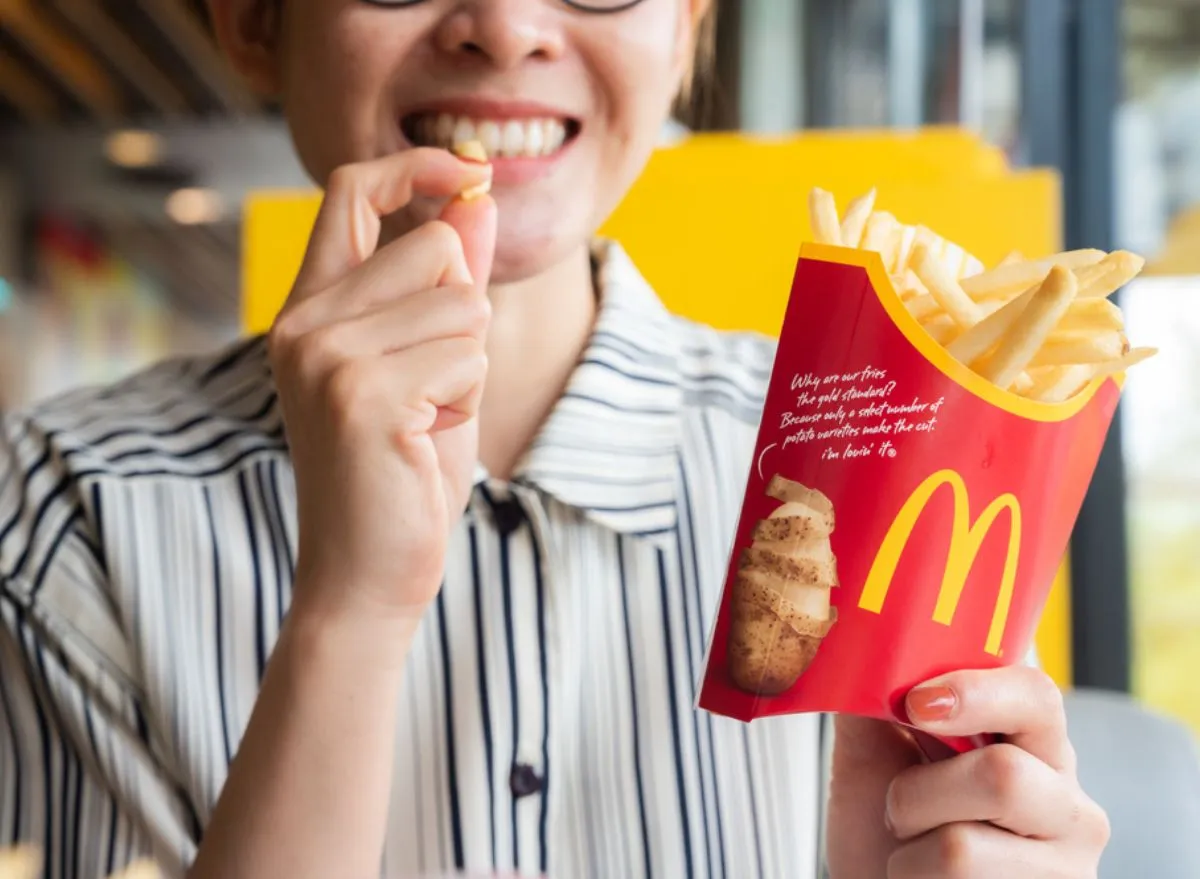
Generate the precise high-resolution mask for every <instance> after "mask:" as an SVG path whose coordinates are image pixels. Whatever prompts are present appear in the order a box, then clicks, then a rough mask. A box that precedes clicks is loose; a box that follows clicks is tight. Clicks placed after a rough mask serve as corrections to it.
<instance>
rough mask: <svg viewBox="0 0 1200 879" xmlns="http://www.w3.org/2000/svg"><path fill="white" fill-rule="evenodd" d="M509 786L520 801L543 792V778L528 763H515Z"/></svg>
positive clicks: (510, 774) (509, 777)
mask: <svg viewBox="0 0 1200 879" xmlns="http://www.w3.org/2000/svg"><path fill="white" fill-rule="evenodd" d="M508 785H509V787H511V788H512V792H513V796H515V797H516V798H517V799H518V800H519V799H521V798H523V797H530V796H533V795H534V794H536V793H541V791H542V777H541V776H540V775H538V774H537V770H535V769H534V768H533V767H532V766H530V765H529V764H528V763H514V764H513V768H512V772H511V773H509V776H508Z"/></svg>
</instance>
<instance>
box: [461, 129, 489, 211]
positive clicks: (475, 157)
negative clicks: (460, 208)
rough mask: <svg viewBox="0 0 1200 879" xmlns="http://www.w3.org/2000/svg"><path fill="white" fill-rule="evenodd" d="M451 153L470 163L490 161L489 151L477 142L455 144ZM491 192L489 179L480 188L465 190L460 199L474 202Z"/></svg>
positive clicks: (474, 187) (469, 141)
mask: <svg viewBox="0 0 1200 879" xmlns="http://www.w3.org/2000/svg"><path fill="white" fill-rule="evenodd" d="M451 152H453V153H454V155H456V156H458V157H459V158H460V159H466V160H467V161H469V162H478V163H480V164H487V161H488V155H487V150H486V149H484V147H483V144H482V143H480V142H479V141H477V140H467V141H463V142H462V143H458V144H455V145H454V148H453V149H452V150H451ZM491 191H492V181H491V180H490V179H489V180H486V181H484V182H483V183H480V184H479V185H478V186H472V187H470V188H469V189H464V190H463V191H462V192H460V193H459V195H458V197H459V199H461V200H462V201H474V200H475V199H477V198H482V197H483V196H485V195H487V194H488V193H489V192H491Z"/></svg>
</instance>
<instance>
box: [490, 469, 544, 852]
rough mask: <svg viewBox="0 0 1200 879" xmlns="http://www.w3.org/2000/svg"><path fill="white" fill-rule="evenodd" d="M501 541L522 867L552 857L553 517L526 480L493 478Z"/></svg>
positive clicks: (515, 828) (510, 757)
mask: <svg viewBox="0 0 1200 879" xmlns="http://www.w3.org/2000/svg"><path fill="white" fill-rule="evenodd" d="M484 496H485V498H486V499H487V502H488V507H489V508H490V511H491V515H492V519H493V524H494V526H495V528H496V531H497V535H498V537H499V539H500V541H501V546H502V549H501V552H500V562H501V566H502V568H503V570H501V571H500V581H501V585H502V588H503V591H504V596H503V607H504V615H505V620H504V632H505V634H504V637H505V641H506V643H507V646H508V660H509V668H508V670H507V671H508V675H509V680H510V686H509V690H510V692H511V694H512V700H513V701H512V705H511V709H512V720H513V728H512V741H511V748H510V751H509V753H508V754H505V755H503V759H505V760H507V761H508V764H509V767H508V769H509V771H508V788H509V790H508V794H509V797H510V802H511V831H510V832H511V834H512V840H513V850H514V861H515V866H517V867H518V868H519V869H520V870H522V871H531V872H541V871H544V870H545V869H546V867H547V863H548V853H547V851H546V847H547V843H548V840H547V833H546V828H547V824H548V817H549V816H548V807H549V804H548V802H547V799H546V798H547V795H548V787H549V784H550V781H551V778H550V760H549V740H548V737H549V728H550V725H549V714H548V712H549V708H550V706H549V691H550V681H549V669H550V667H551V663H550V652H551V646H550V618H549V617H550V613H549V586H550V583H551V582H552V575H553V572H552V567H553V566H552V563H551V560H550V558H549V555H548V552H549V545H550V544H549V523H548V520H547V517H546V513H545V509H544V507H543V506H542V501H541V498H540V497H539V496H538V494H537V493H536V492H535V491H532V490H530V489H527V488H524V487H522V486H517V485H510V484H502V483H498V482H495V481H493V482H491V483H489V485H488V486H487V490H486V491H485V494H484Z"/></svg>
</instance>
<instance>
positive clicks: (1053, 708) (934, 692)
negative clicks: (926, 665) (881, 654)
mask: <svg viewBox="0 0 1200 879" xmlns="http://www.w3.org/2000/svg"><path fill="white" fill-rule="evenodd" d="M906 708H907V710H908V715H909V720H910V721H911V722H912V723H913V725H914V726H916V727H917V728H918V729H921V730H924V731H925V732H928V733H932V734H934V735H938V736H955V737H959V736H961V737H968V736H980V735H986V734H989V733H992V734H999V735H1002V736H1004V738H1005V740H1006V741H1008V742H1009V743H1010V744H1013V745H1015V746H1017V747H1018V748H1021V749H1022V750H1024V751H1028V752H1029V753H1030V754H1032V755H1033V756H1035V757H1037V758H1038V759H1039V760H1041V761H1042V762H1043V763H1047V764H1049V765H1050V766H1052V767H1053V768H1055V769H1057V770H1059V771H1060V772H1074V771H1075V752H1074V749H1073V748H1072V747H1071V742H1070V739H1069V738H1068V737H1067V719H1066V714H1065V712H1064V711H1063V701H1062V691H1060V690H1059V689H1058V687H1057V685H1055V683H1054V681H1052V680H1050V678H1049V677H1047V676H1046V675H1045V674H1044V673H1042V672H1041V671H1039V670H1038V669H1035V668H1029V667H1027V666H1014V667H1012V668H998V669H991V670H986V671H960V672H952V673H951V674H948V675H944V676H942V677H940V678H936V679H935V680H932V681H929V682H928V683H925V684H922V685H920V686H919V687H916V688H914V689H913V690H912V691H910V692H909V694H908V698H907V700H906Z"/></svg>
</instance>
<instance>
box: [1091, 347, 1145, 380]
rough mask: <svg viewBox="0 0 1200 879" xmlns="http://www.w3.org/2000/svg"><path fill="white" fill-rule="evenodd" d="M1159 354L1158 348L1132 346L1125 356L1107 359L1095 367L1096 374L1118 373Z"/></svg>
mask: <svg viewBox="0 0 1200 879" xmlns="http://www.w3.org/2000/svg"><path fill="white" fill-rule="evenodd" d="M1156 354H1158V349H1157V348H1132V349H1130V350H1129V353H1127V354H1126V355H1125V356H1124V357H1118V358H1117V359H1116V360H1107V361H1105V362H1104V363H1101V364H1100V365H1099V366H1097V367H1095V373H1096V376H1097V377H1099V376H1105V375H1117V374H1119V373H1122V372H1125V370H1127V369H1129V368H1130V367H1131V366H1137V365H1138V364H1139V363H1142V362H1144V361H1146V360H1149V359H1150V358H1151V357H1154V356H1155V355H1156Z"/></svg>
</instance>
